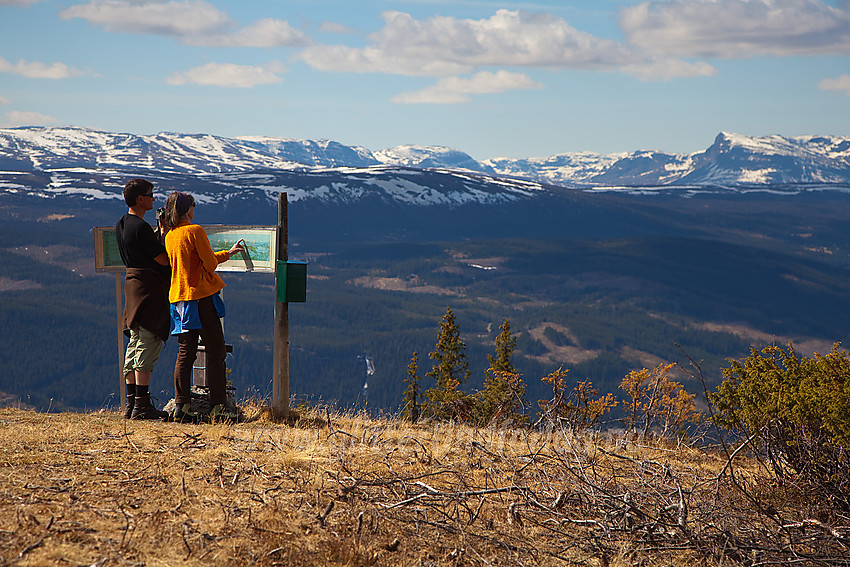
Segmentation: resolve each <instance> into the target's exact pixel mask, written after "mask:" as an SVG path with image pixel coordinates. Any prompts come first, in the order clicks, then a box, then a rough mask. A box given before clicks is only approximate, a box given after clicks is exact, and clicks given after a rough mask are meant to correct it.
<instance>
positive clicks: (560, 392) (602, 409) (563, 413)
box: [538, 368, 617, 431]
mask: <svg viewBox="0 0 850 567" xmlns="http://www.w3.org/2000/svg"><path fill="white" fill-rule="evenodd" d="M568 372H569V370H564V369H563V368H559V369H558V370H556V371H555V372H552V373H551V374H549V375H548V376H546V377H544V378H543V381H544V382H548V383H549V384H550V385H551V386H552V399H550V400H540V402H539V403H540V410H541V412H542V414H541V417H540V421H547V422H550V423H552V422H557V423H558V424H560V423H562V422H565V423H566V424H567V425H569V427H570V429H572V430H573V431H582V430H585V429H589V428H591V427H593V426H594V425H596V423H597V422H598V421H599V419H600V418H601V417H602V416H603V415H605V414H606V413H607V412H608V411H609V410H611V408H613V407H615V406H616V405H617V402H615V401H614V395H613V394H606V395H604V396H602V397H599V398H596V396H598V395H599V391H598V390H597V389H595V388H594V387H593V385H592V384H591V383H590V381H589V380H585V381H582V382H578V383H577V384H576V385H575V387H573V389H572V390H571V391H569V392H568V391H567V381H566V380H565V378H566V376H567V373H568ZM538 423H539V422H538Z"/></svg>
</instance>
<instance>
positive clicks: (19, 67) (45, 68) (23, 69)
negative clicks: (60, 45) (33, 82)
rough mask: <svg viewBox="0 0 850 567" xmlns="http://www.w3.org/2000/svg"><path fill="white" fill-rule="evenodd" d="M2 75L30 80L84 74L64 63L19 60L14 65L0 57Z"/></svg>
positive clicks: (65, 77)
mask: <svg viewBox="0 0 850 567" xmlns="http://www.w3.org/2000/svg"><path fill="white" fill-rule="evenodd" d="M0 73H13V74H15V75H21V76H23V77H28V78H30V79H67V78H68V77H73V76H75V75H82V74H83V73H82V72H81V71H78V70H76V69H74V68H72V67H68V66H67V65H65V64H64V63H50V64H47V63H40V62H37V61H24V60H23V59H19V60H18V62H17V63H15V64H12V63H10V62H9V61H7V60H5V59H3V58H2V57H0Z"/></svg>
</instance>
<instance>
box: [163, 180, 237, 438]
mask: <svg viewBox="0 0 850 567" xmlns="http://www.w3.org/2000/svg"><path fill="white" fill-rule="evenodd" d="M194 217H195V199H194V198H193V197H192V196H191V195H189V194H188V193H182V192H179V191H178V192H175V193H172V194H171V195H169V196H168V200H167V201H166V203H165V219H166V222H167V224H168V226H169V228H170V230H169V231H168V234H166V235H165V250H166V252H167V253H168V260H169V262H170V264H171V287H170V289H169V292H168V301H169V302H170V303H171V334H172V335H177V337H178V338H177V343H178V345H179V346H178V349H177V363H176V364H175V366H174V389H175V396H174V402H175V405H176V407H175V410H174V414H173V416H172V417H173V419H174V421H194V422H197V421H200V420H201V417H202V416H199V415H197V414H195V413H193V412H192V410H191V402H192V397H191V391H190V389H191V378H192V366H193V364H194V363H195V357H196V355H197V352H198V339H199V338H202V339H203V341H204V349H205V354H206V359H205V366H206V379H207V387H209V391H210V405H211V407H212V411H211V413H210V416H209V417H211V418H220V419H228V420H234V419H235V418H236V416H235V415H233V414H232V412H227V411H226V410H225V401H226V395H227V378H226V369H225V363H224V359H225V357H226V356H227V352H226V350H225V343H224V332H223V330H222V327H221V319H220V318H221V317H224V302H223V301H222V299H221V295H220V293H219V292H220V291H221V289H222V288H224V281H223V280H222V279H221V277H220V276H219V275H218V274H217V273H215V270H216V268H217V267H218V265H219V264H221V263H222V262H226V261H227V260H229V259H230V257H231V256H233V255H234V254H238V253H239V252H241V251H242V245H241V244H240V243H236V244H235V245H233V247H232V248H231V249H230V250H222V251H219V252H213V249H212V246H211V245H210V240H209V238H208V237H207V233H206V231H205V230H204V229H203V228H202V227H200V226H199V225H197V224H193V223H192V219H194Z"/></svg>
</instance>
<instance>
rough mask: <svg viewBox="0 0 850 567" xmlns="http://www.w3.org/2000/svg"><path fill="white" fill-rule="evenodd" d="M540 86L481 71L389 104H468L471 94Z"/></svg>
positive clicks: (504, 73)
mask: <svg viewBox="0 0 850 567" xmlns="http://www.w3.org/2000/svg"><path fill="white" fill-rule="evenodd" d="M542 87H543V85H541V84H540V83H537V82H535V81H532V80H531V79H530V78H529V77H528V76H526V75H523V74H521V73H511V72H508V71H497V72H495V73H490V72H488V71H482V72H480V73H476V74H475V75H473V76H471V77H469V78H463V77H446V78H443V79H440V80H439V81H438V82H437V84H436V85H432V86H430V87H427V88H424V89H422V90H420V91H416V92H413V93H403V94H400V95H397V96H395V97H393V99H392V101H393V102H396V103H401V104H414V103H436V104H455V103H461V102H468V101H469V100H470V97H469V95H471V94H487V93H501V92H505V91H509V90H515V89H539V88H542Z"/></svg>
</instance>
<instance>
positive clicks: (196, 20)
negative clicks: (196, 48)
mask: <svg viewBox="0 0 850 567" xmlns="http://www.w3.org/2000/svg"><path fill="white" fill-rule="evenodd" d="M59 16H60V17H61V18H64V19H72V18H80V19H83V20H86V21H87V22H89V23H90V24H93V25H96V26H99V27H101V28H103V29H104V30H106V31H110V32H123V33H140V34H154V35H165V36H172V37H175V38H178V39H179V40H180V41H181V42H183V43H185V44H188V45H203V46H214V47H281V46H304V45H308V44H309V43H310V42H311V40H310V38H308V37H307V36H306V35H304V34H303V33H301V32H299V31H298V30H296V29H294V28H293V27H292V26H290V25H289V23H287V22H286V21H283V20H277V19H274V18H266V19H262V20H258V21H256V22H254V23H253V24H251V25H249V26H246V27H243V28H241V29H237V25H236V23H235V22H233V21H232V20H231V19H230V17H229V16H228V15H227V14H225V13H224V12H222V11H221V10H219V9H218V8H216V7H215V6H213V5H212V4H210V3H208V2H204V1H203V0H170V1H167V2H164V1H161V0H91V1H90V2H88V3H87V4H80V5H77V6H71V7H70V8H66V9H65V10H62V11H61V12H59Z"/></svg>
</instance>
